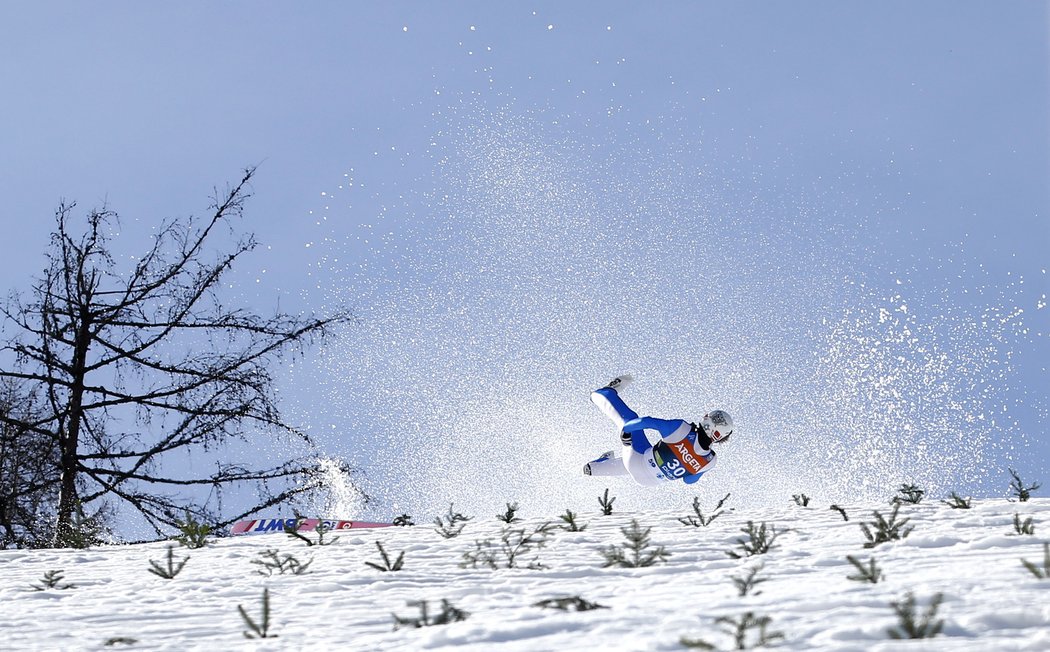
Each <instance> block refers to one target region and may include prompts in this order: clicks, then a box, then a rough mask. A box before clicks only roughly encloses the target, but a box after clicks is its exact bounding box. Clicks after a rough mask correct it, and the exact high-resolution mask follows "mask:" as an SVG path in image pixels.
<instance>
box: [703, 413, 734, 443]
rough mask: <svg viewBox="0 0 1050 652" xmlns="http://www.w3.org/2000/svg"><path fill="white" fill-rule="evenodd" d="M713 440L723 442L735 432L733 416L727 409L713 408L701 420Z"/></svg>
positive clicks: (705, 430)
mask: <svg viewBox="0 0 1050 652" xmlns="http://www.w3.org/2000/svg"><path fill="white" fill-rule="evenodd" d="M700 425H701V426H703V428H704V432H706V433H707V436H708V437H710V438H711V441H715V442H723V441H725V440H726V439H729V435H731V434H733V417H731V416H729V413H728V412H726V411H725V410H711V411H710V412H708V413H707V414H705V415H704V418H703V420H702V421H701V422H700Z"/></svg>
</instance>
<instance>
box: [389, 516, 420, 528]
mask: <svg viewBox="0 0 1050 652" xmlns="http://www.w3.org/2000/svg"><path fill="white" fill-rule="evenodd" d="M392 523H393V524H394V525H397V526H400V527H407V526H410V525H415V523H413V522H412V517H411V516H409V515H408V514H402V515H401V516H398V517H396V518H394V520H393V521H392Z"/></svg>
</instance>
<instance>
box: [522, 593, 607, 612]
mask: <svg viewBox="0 0 1050 652" xmlns="http://www.w3.org/2000/svg"><path fill="white" fill-rule="evenodd" d="M532 606H534V607H542V608H544V609H558V610H560V611H593V610H594V609H608V607H606V606H605V605H600V604H598V603H596V602H590V601H588V600H584V599H583V598H581V597H580V596H578V595H574V596H571V597H567V598H548V599H546V600H540V601H539V602H534V603H532Z"/></svg>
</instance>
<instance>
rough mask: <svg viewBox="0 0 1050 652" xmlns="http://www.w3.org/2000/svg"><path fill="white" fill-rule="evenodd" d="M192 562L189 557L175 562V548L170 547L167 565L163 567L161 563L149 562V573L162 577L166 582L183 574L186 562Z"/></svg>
mask: <svg viewBox="0 0 1050 652" xmlns="http://www.w3.org/2000/svg"><path fill="white" fill-rule="evenodd" d="M189 560H190V557H189V555H186V556H185V557H183V558H182V560H181V561H179V562H176V561H175V546H168V557H167V564H166V565H164V566H161V565H160V564H159V563H157V562H155V561H153V560H152V559H150V560H149V565H150V568H148V569H147V570H149V572H151V573H153V574H154V575H156V576H157V577H162V578H164V579H166V580H170V579H174V578H175V576H176V575H178V574H179V573H181V572H182V568H183V567H184V566H185V565H186V562H188V561H189Z"/></svg>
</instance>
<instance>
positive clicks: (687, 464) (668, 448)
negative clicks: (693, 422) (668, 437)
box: [653, 438, 715, 479]
mask: <svg viewBox="0 0 1050 652" xmlns="http://www.w3.org/2000/svg"><path fill="white" fill-rule="evenodd" d="M714 458H715V454H714V452H710V451H709V452H708V453H707V454H706V455H704V454H703V453H700V452H699V451H697V450H696V448H695V447H694V445H693V442H691V441H689V439H688V438H686V439H683V440H682V441H678V442H675V443H673V444H668V443H667V442H665V441H662V442H660V443H659V444H657V445H656V446H653V459H654V460H656V465H657V466H658V467H659V468H660V471H662V472H663V474H664V475H666V476H667V477H668V478H674V479H677V478H682V477H685V476H687V475H695V474H697V473H703V471H704V469H705V468H707V466H708V465H709V464H710V463H711V461H712V460H714Z"/></svg>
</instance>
